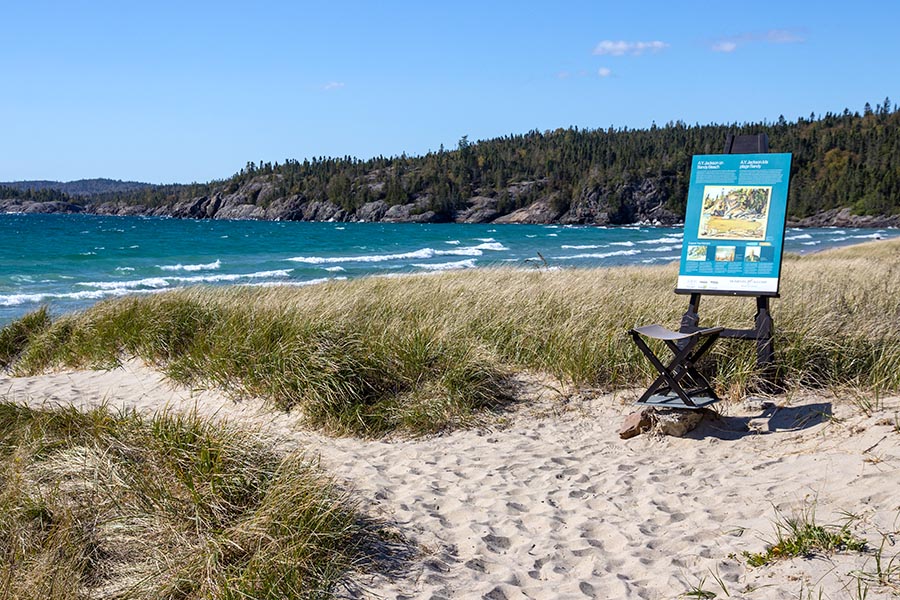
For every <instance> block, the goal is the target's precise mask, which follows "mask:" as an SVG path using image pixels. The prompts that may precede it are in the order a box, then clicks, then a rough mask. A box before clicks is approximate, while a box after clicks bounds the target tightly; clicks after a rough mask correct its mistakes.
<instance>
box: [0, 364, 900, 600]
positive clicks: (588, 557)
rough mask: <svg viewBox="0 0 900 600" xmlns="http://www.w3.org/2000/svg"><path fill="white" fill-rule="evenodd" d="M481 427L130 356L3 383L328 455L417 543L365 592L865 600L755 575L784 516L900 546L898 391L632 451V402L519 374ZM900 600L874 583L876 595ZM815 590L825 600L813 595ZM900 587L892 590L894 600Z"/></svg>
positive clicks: (722, 421)
mask: <svg viewBox="0 0 900 600" xmlns="http://www.w3.org/2000/svg"><path fill="white" fill-rule="evenodd" d="M520 388H521V389H520V399H521V400H522V402H520V403H519V404H518V405H517V406H516V407H515V408H513V409H512V410H511V411H510V412H509V413H508V414H506V415H502V416H500V417H497V418H496V419H493V420H492V421H491V423H490V424H489V425H485V426H483V427H480V428H477V429H471V430H460V431H455V432H452V433H449V434H446V435H442V436H435V437H430V438H424V439H413V440H409V439H397V440H388V441H361V440H357V439H351V438H337V439H335V438H330V437H326V436H322V435H319V434H316V433H311V432H309V431H305V430H304V429H303V428H302V427H300V426H299V425H298V416H297V415H292V414H290V413H286V412H279V411H273V410H270V409H267V408H266V407H265V406H264V405H263V404H262V402H259V401H256V400H253V399H243V400H241V401H239V402H235V401H234V400H232V399H230V398H228V397H227V396H225V395H224V394H222V393H220V392H218V391H215V390H190V389H186V388H181V387H177V386H174V385H172V384H171V383H170V382H169V381H168V380H167V379H166V378H165V377H164V376H162V375H161V374H160V373H158V372H157V371H154V370H152V369H150V368H148V367H145V366H143V365H142V364H141V363H139V362H136V361H132V362H128V363H126V364H125V365H124V366H123V367H122V368H120V369H115V370H112V371H75V372H63V373H55V374H48V375H42V376H36V377H22V378H10V377H7V376H2V377H0V393H2V395H3V397H5V398H6V399H7V400H12V401H16V402H25V403H28V404H29V405H32V406H40V405H64V406H65V405H75V406H79V407H88V406H94V405H97V404H100V403H106V404H107V405H109V406H111V407H127V408H135V409H137V410H139V411H143V412H148V413H153V412H156V411H160V410H163V409H170V410H194V409H196V410H198V411H199V412H200V413H202V414H205V415H210V416H215V417H216V418H222V419H227V420H228V421H230V422H231V423H232V424H237V425H239V426H242V427H249V428H253V429H256V430H258V431H259V432H260V433H261V434H262V435H263V436H265V437H266V438H268V439H269V440H271V442H272V443H273V444H276V445H277V446H279V447H280V448H283V449H285V450H293V449H303V450H305V451H307V452H309V453H313V454H315V455H318V456H319V457H320V459H321V463H322V465H323V466H324V467H325V468H326V469H327V470H328V471H329V472H331V473H332V474H333V475H334V476H335V477H336V478H337V479H338V480H339V481H342V482H344V483H345V484H346V485H347V486H348V487H349V488H351V489H352V490H353V491H354V493H355V494H356V496H357V497H358V498H359V499H360V501H361V502H362V505H363V508H364V510H365V511H366V512H367V513H368V514H369V515H371V516H373V517H376V518H378V519H381V520H383V521H385V522H387V523H388V524H389V525H390V527H391V528H393V529H395V530H396V532H397V533H399V534H400V535H401V536H402V537H403V538H404V539H405V540H407V542H408V543H409V544H410V547H411V549H412V550H413V552H412V553H411V556H412V558H411V559H409V560H406V561H405V562H404V563H403V564H402V565H401V568H400V570H399V571H398V572H395V573H394V574H392V575H391V576H387V575H383V576H382V575H378V576H374V577H372V576H367V577H365V578H360V577H356V579H355V580H354V581H353V582H352V583H353V585H352V586H351V587H350V589H348V591H347V592H346V594H347V595H349V596H355V597H360V596H361V597H371V598H481V597H484V598H578V597H588V598H642V599H656V598H677V597H680V596H682V595H683V594H690V593H692V592H693V593H694V594H695V595H693V596H685V597H709V598H711V597H713V596H711V595H707V596H697V595H696V594H697V593H699V592H700V591H705V592H709V593H715V594H717V595H716V596H715V597H718V598H726V597H731V598H754V599H756V598H759V599H775V598H808V597H812V598H819V597H821V598H856V597H858V592H857V590H858V581H859V579H858V577H854V576H853V573H857V574H859V573H865V572H871V571H873V570H874V568H875V563H874V554H873V552H872V551H869V552H866V553H847V554H836V555H832V556H814V557H812V558H794V559H790V560H783V561H778V562H775V563H773V564H769V565H766V566H763V567H757V568H751V567H749V566H748V565H747V564H746V560H745V559H744V558H743V555H742V553H743V552H760V551H763V550H764V549H765V546H766V543H767V542H771V541H772V540H773V539H774V537H775V530H774V523H775V522H776V521H777V520H778V519H779V513H780V514H781V515H783V516H791V515H794V514H798V513H800V512H803V511H812V510H814V511H815V520H816V522H817V523H819V524H840V523H842V522H843V520H844V519H846V518H848V515H853V519H852V522H853V531H854V533H856V534H857V535H859V536H862V537H864V538H866V539H867V540H868V541H869V546H870V548H873V549H877V548H878V547H879V546H880V545H881V543H882V541H883V540H885V544H884V551H883V556H884V558H885V560H887V559H888V558H890V557H893V556H895V555H897V554H898V553H900V547H898V546H893V544H894V543H896V538H897V537H900V534H898V533H897V532H898V530H900V518H898V515H900V500H898V495H897V489H898V484H900V471H898V466H900V433H898V431H897V429H896V427H897V425H896V415H897V410H898V406H900V401H898V398H896V397H893V398H883V399H880V400H879V401H878V403H877V404H878V406H877V407H876V408H877V410H875V411H874V412H872V414H871V415H869V416H867V415H866V414H864V411H862V410H861V409H860V407H859V403H860V402H859V400H857V401H856V402H854V401H853V397H852V395H842V396H839V397H836V396H833V395H830V394H825V393H818V392H817V393H815V394H814V393H812V392H807V393H801V394H796V395H791V396H787V397H785V396H780V397H776V398H773V399H772V400H773V402H774V403H775V404H776V406H775V407H771V408H765V409H763V408H759V407H757V408H752V407H751V406H750V405H746V404H742V405H738V404H734V403H732V404H728V405H726V406H721V407H720V409H719V410H720V412H722V417H721V418H719V419H715V420H707V421H705V422H704V423H703V424H701V426H700V427H699V428H698V429H697V430H695V431H694V432H692V433H690V434H688V436H687V437H685V438H671V437H660V436H654V435H642V436H639V437H637V438H634V439H631V440H627V441H625V440H620V439H619V437H618V435H617V429H618V427H619V425H620V423H621V421H622V418H623V417H624V415H626V414H627V413H628V412H630V411H631V409H632V407H631V402H632V401H633V397H634V394H633V393H627V392H623V393H618V394H601V393H596V394H595V393H586V392H584V391H581V392H577V393H576V392H573V391H571V390H566V389H564V388H562V387H561V386H558V385H553V384H552V383H551V382H547V381H542V382H539V381H538V380H537V379H535V378H528V377H523V378H522V384H521V385H520ZM891 592H892V591H891V590H890V589H888V588H884V587H878V586H877V585H874V584H869V586H868V595H867V596H866V597H867V598H889V597H896V596H892V595H891ZM820 593H821V596H820V595H819V594H820ZM894 593H895V594H896V591H894Z"/></svg>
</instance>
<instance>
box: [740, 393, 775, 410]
mask: <svg viewBox="0 0 900 600" xmlns="http://www.w3.org/2000/svg"><path fill="white" fill-rule="evenodd" d="M770 408H775V403H774V402H772V401H771V400H766V399H765V398H759V397H757V396H750V397H748V398H747V399H746V400H744V410H769V409H770Z"/></svg>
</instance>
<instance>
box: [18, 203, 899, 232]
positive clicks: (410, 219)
mask: <svg viewBox="0 0 900 600" xmlns="http://www.w3.org/2000/svg"><path fill="white" fill-rule="evenodd" d="M317 204H327V203H317ZM535 204H539V202H536V203H535ZM533 207H534V205H529V206H526V207H525V208H523V209H520V211H516V212H521V211H526V213H527V215H528V216H526V217H522V218H521V219H517V218H512V216H513V215H514V214H515V213H510V214H507V215H503V216H498V217H496V218H494V219H491V220H479V221H471V220H465V219H462V220H460V219H456V218H440V219H437V220H435V219H420V218H417V217H419V215H407V217H406V218H381V219H377V218H376V219H372V218H366V216H363V217H362V218H358V217H357V216H356V214H355V213H354V214H353V215H347V218H341V219H337V218H328V219H319V218H305V217H304V216H301V217H300V218H293V217H296V216H297V215H294V216H293V217H292V218H281V217H279V218H266V217H258V216H248V215H241V214H236V215H235V214H230V213H229V214H226V216H224V217H222V218H219V217H218V216H217V215H209V214H205V213H204V214H191V213H185V214H178V213H177V212H176V211H174V210H173V211H169V212H167V211H166V210H161V209H153V208H151V207H147V206H144V205H128V206H125V207H121V208H120V209H116V210H113V209H112V208H110V207H104V206H99V207H96V208H95V207H93V206H91V205H90V204H89V205H87V207H85V206H81V205H78V204H71V203H65V202H38V201H30V200H19V199H11V200H3V199H0V214H8V215H29V214H61V215H71V214H80V215H93V216H102V217H145V218H160V219H186V220H200V221H203V220H211V221H270V222H282V221H298V222H305V223H391V224H406V223H409V224H423V223H427V224H456V225H560V226H573V227H608V228H616V227H634V226H640V227H683V226H684V221H683V220H680V221H679V220H677V218H676V219H666V220H665V222H662V221H659V220H650V219H637V220H634V221H632V222H629V223H610V222H608V221H607V222H600V221H597V222H584V223H568V222H565V221H563V220H561V219H559V218H545V217H546V215H545V214H544V213H541V212H540V211H539V210H537V208H540V207H536V208H535V209H534V210H531V212H527V211H529V209H532V208H533ZM101 209H102V210H101ZM335 211H337V207H336V206H335V207H334V210H330V212H331V213H334V212H335ZM326 212H329V211H326ZM363 213H364V215H367V214H369V213H368V212H366V211H363ZM526 213H523V214H526ZM532 213H534V215H533V214H532ZM316 214H317V212H314V213H313V217H315V215H316ZM535 215H537V216H535ZM370 216H371V215H370ZM506 217H511V218H509V219H507V218H506ZM787 227H795V228H801V229H820V228H827V227H836V228H858V229H897V228H900V214H894V215H887V214H883V215H855V214H852V213H851V209H850V207H840V208H833V209H829V210H826V211H822V212H820V213H817V214H815V215H811V216H809V217H802V218H796V217H790V216H789V217H788V218H787Z"/></svg>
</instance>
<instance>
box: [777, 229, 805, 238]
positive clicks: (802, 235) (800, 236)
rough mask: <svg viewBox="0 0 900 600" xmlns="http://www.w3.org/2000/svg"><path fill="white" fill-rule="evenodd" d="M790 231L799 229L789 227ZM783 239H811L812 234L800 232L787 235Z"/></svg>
mask: <svg viewBox="0 0 900 600" xmlns="http://www.w3.org/2000/svg"><path fill="white" fill-rule="evenodd" d="M791 231H799V230H795V229H791ZM784 239H785V240H810V239H812V236H811V235H809V234H808V233H801V234H800V235H789V236H787V237H786V238H784Z"/></svg>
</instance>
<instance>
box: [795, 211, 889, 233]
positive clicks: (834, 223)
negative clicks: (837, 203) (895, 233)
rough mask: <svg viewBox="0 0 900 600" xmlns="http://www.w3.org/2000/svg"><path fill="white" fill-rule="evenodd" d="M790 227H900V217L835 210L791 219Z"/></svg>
mask: <svg viewBox="0 0 900 600" xmlns="http://www.w3.org/2000/svg"><path fill="white" fill-rule="evenodd" d="M787 224H788V227H851V228H852V227H869V228H877V227H900V215H880V216H872V215H854V214H852V213H851V212H850V209H849V208H833V209H831V210H826V211H824V212H821V213H819V214H817V215H813V216H811V217H806V218H803V219H789V220H788V223H787Z"/></svg>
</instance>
